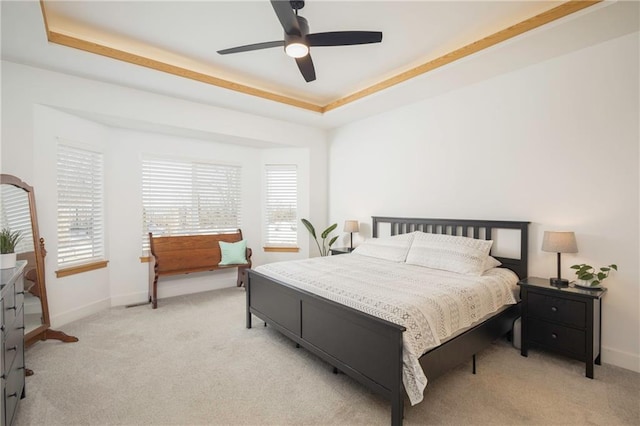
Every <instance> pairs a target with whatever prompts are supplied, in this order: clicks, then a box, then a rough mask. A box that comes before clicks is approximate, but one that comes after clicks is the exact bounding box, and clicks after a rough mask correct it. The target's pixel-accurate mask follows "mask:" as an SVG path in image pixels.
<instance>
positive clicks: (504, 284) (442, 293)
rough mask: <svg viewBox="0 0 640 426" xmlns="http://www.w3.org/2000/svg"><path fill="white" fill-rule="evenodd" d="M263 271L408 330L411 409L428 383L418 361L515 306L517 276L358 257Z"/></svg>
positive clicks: (406, 380)
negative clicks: (460, 333)
mask: <svg viewBox="0 0 640 426" xmlns="http://www.w3.org/2000/svg"><path fill="white" fill-rule="evenodd" d="M256 270H257V271H259V272H261V273H263V274H265V275H267V276H270V277H273V278H276V279H278V280H280V281H283V282H285V283H287V284H290V285H293V286H296V287H298V288H300V289H303V290H306V291H309V292H311V293H314V294H317V295H319V296H322V297H324V298H327V299H330V300H333V301H335V302H338V303H341V304H343V305H347V306H350V307H352V308H354V309H358V310H360V311H362V312H366V313H368V314H370V315H374V316H376V317H379V318H382V319H385V320H387V321H389V322H393V323H395V324H399V325H402V326H404V327H406V329H407V331H406V332H405V333H404V337H403V340H404V347H403V364H404V365H403V382H404V386H405V389H406V391H407V394H408V395H409V399H410V400H411V404H412V405H415V404H417V403H419V402H420V401H422V398H423V391H424V388H425V387H426V386H427V378H426V376H425V375H424V372H423V371H422V367H421V366H420V363H419V362H418V358H419V357H420V356H421V355H422V354H423V353H425V352H426V351H427V350H429V349H431V348H434V347H436V346H438V345H440V343H441V342H442V341H443V340H445V339H446V338H447V337H449V336H451V335H452V334H454V333H455V332H456V331H458V330H460V329H463V328H465V327H468V326H470V325H472V324H473V323H475V322H477V321H478V320H480V319H482V318H483V317H485V316H487V315H488V314H491V313H493V312H496V311H497V310H498V309H500V308H501V307H502V306H504V305H509V304H514V303H516V300H515V298H514V296H513V288H514V286H515V285H516V282H517V276H516V275H515V274H514V273H513V272H511V271H509V270H508V269H504V268H494V269H490V270H489V271H486V272H485V273H484V275H482V276H468V275H461V274H456V273H453V272H447V271H440V270H436V269H430V268H425V267H421V266H414V265H407V264H406V263H394V262H388V261H384V260H380V259H376V258H372V257H367V256H362V255H358V254H355V253H352V254H349V255H340V256H327V257H316V258H312V259H304V260H296V261H288V262H277V263H271V264H267V265H262V266H259V267H257V268H256Z"/></svg>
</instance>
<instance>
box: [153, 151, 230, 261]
mask: <svg viewBox="0 0 640 426" xmlns="http://www.w3.org/2000/svg"><path fill="white" fill-rule="evenodd" d="M241 172H242V169H241V167H240V166H232V165H224V164H210V163H198V162H192V161H186V160H185V161H182V160H173V159H158V158H145V159H143V160H142V221H143V227H142V232H143V235H142V250H143V252H144V253H145V254H146V253H148V251H149V232H153V234H154V235H193V234H211V233H222V232H233V231H236V230H237V229H239V228H240V212H241V204H242V203H241V185H240V182H241Z"/></svg>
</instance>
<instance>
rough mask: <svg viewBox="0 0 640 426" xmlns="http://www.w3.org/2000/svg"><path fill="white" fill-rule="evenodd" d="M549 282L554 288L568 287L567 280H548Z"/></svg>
mask: <svg viewBox="0 0 640 426" xmlns="http://www.w3.org/2000/svg"><path fill="white" fill-rule="evenodd" d="M549 282H550V283H551V285H552V286H554V287H568V286H569V280H567V279H564V278H549Z"/></svg>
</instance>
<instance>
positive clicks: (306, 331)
mask: <svg viewBox="0 0 640 426" xmlns="http://www.w3.org/2000/svg"><path fill="white" fill-rule="evenodd" d="M372 219H373V237H378V234H379V229H378V226H379V225H380V224H381V223H388V224H390V228H391V235H397V234H404V233H408V232H413V231H423V232H429V233H435V234H449V235H463V236H468V237H473V238H477V239H485V240H489V239H491V236H492V232H493V231H494V230H497V229H513V230H519V231H520V259H512V258H504V257H497V256H494V257H496V258H497V259H498V260H499V261H500V262H502V267H506V268H509V269H511V270H513V271H514V272H515V273H516V274H517V275H518V276H519V277H520V278H524V277H526V276H527V246H528V224H529V222H509V221H487V220H458V219H412V218H398V217H379V216H374V217H372ZM248 274H249V276H248V280H247V285H246V289H247V317H246V321H247V324H246V325H247V328H251V315H252V314H253V315H255V316H256V317H258V318H260V319H262V320H263V321H264V322H265V325H267V324H269V325H271V326H273V327H274V328H275V329H276V330H278V331H280V332H281V333H282V334H284V335H285V336H287V337H289V338H290V339H291V340H293V341H294V342H296V343H297V344H299V345H301V346H303V347H304V348H306V349H307V350H309V351H311V352H312V353H314V354H316V355H317V356H319V357H320V358H322V359H324V360H325V361H327V362H328V363H330V364H331V365H333V366H334V367H335V368H337V369H339V370H341V371H342V372H344V373H345V374H347V375H349V376H351V377H353V378H354V379H356V380H357V381H359V382H360V383H362V384H363V385H365V386H366V387H367V388H369V389H371V390H372V391H374V392H376V393H378V394H380V395H382V396H383V397H385V398H387V399H389V400H390V401H391V423H392V425H401V424H402V419H403V413H404V397H405V391H404V386H403V384H402V333H403V332H404V331H405V328H404V327H403V326H401V325H398V324H394V323H391V322H388V321H385V320H383V319H380V318H377V317H374V316H371V315H369V314H366V313H364V312H360V311H358V310H355V309H352V308H350V307H348V306H344V305H341V304H339V303H336V302H333V301H331V300H328V299H325V298H323V297H320V296H317V295H315V294H312V293H309V292H307V291H304V290H300V289H297V288H295V287H292V286H290V285H288V284H285V283H283V282H281V281H278V280H274V279H272V278H269V277H267V276H265V275H263V274H261V273H259V272H256V271H254V270H249V271H248ZM519 315H520V307H519V305H512V306H511V307H509V308H507V309H506V310H503V311H501V312H500V313H498V314H497V315H495V316H493V317H491V318H489V319H487V320H485V321H483V322H482V323H480V324H478V325H476V326H474V327H473V328H471V329H469V330H467V331H465V332H464V333H462V334H460V335H458V336H456V337H455V338H453V339H451V340H449V341H447V342H445V343H444V344H442V345H440V346H438V347H436V348H434V349H431V350H430V351H428V352H426V353H425V354H424V355H422V357H421V358H420V365H421V366H422V368H423V369H424V372H425V375H426V376H427V378H429V379H430V380H431V379H433V378H435V377H437V376H439V375H440V374H442V373H444V372H446V371H447V370H449V369H451V368H453V367H455V366H457V365H459V364H460V363H462V362H466V361H468V360H469V359H472V358H473V359H474V360H475V354H476V353H478V352H479V351H481V350H482V349H483V348H485V347H487V346H488V345H489V344H491V342H493V341H495V340H496V339H498V338H499V337H501V336H504V335H505V334H507V333H509V332H510V331H511V330H512V327H513V322H514V321H515V319H516V318H517V317H518V316H519Z"/></svg>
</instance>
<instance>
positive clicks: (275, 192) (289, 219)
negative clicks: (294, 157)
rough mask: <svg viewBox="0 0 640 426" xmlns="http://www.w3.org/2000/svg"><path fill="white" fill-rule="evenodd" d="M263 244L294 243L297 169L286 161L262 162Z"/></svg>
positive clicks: (294, 244)
mask: <svg viewBox="0 0 640 426" xmlns="http://www.w3.org/2000/svg"><path fill="white" fill-rule="evenodd" d="M266 183H267V188H266V207H265V211H266V226H265V229H266V235H265V247H271V248H292V247H297V246H298V170H297V168H296V166H295V165H290V164H267V165H266Z"/></svg>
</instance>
